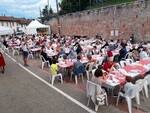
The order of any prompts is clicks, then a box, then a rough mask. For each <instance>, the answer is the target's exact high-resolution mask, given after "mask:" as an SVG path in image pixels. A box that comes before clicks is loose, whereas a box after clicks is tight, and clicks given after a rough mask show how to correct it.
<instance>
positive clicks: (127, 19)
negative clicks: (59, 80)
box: [48, 0, 150, 40]
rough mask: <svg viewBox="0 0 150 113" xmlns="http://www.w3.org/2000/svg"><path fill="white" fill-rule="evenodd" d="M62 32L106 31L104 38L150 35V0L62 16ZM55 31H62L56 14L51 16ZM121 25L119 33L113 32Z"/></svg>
mask: <svg viewBox="0 0 150 113" xmlns="http://www.w3.org/2000/svg"><path fill="white" fill-rule="evenodd" d="M60 23H61V34H62V35H82V36H83V35H84V36H85V35H87V36H95V35H96V34H100V35H102V37H104V38H129V36H130V35H131V34H132V33H133V34H135V36H136V38H137V39H141V40H142V39H147V38H148V37H149V39H150V0H147V2H145V1H144V2H139V1H136V2H134V3H130V4H122V5H117V6H111V7H106V8H101V9H95V10H90V11H83V12H77V13H72V14H68V15H64V16H61V17H60ZM48 24H50V25H51V28H52V32H54V33H57V32H58V27H57V26H58V25H57V20H56V18H53V19H51V20H50V21H49V22H48ZM113 29H117V30H118V31H119V36H117V37H113V36H111V35H110V34H111V31H112V30H113Z"/></svg>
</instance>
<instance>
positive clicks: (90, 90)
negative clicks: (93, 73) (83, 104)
mask: <svg viewBox="0 0 150 113" xmlns="http://www.w3.org/2000/svg"><path fill="white" fill-rule="evenodd" d="M86 92H87V97H88V103H87V106H89V103H90V101H92V102H93V103H94V105H95V111H97V110H98V107H99V106H100V105H104V104H106V105H108V99H107V93H106V92H105V90H104V89H102V88H101V86H100V85H99V84H95V83H94V82H91V81H88V80H87V84H86Z"/></svg>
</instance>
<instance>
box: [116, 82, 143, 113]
mask: <svg viewBox="0 0 150 113" xmlns="http://www.w3.org/2000/svg"><path fill="white" fill-rule="evenodd" d="M138 89H139V85H138V84H136V85H133V86H132V87H129V88H128V89H127V90H126V91H125V93H123V92H119V94H118V98H117V103H116V105H117V106H118V102H119V99H120V96H121V97H124V98H125V99H126V101H127V104H128V111H129V113H132V99H133V98H136V102H137V104H138V105H140V98H139V90H138Z"/></svg>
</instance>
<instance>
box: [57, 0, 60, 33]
mask: <svg viewBox="0 0 150 113" xmlns="http://www.w3.org/2000/svg"><path fill="white" fill-rule="evenodd" d="M56 8H57V24H58V33H59V35H60V34H61V31H60V27H61V26H60V19H59V14H58V13H59V7H58V0H56Z"/></svg>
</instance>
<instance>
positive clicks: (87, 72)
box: [86, 70, 90, 80]
mask: <svg viewBox="0 0 150 113" xmlns="http://www.w3.org/2000/svg"><path fill="white" fill-rule="evenodd" d="M86 76H87V80H90V72H89V71H88V70H86Z"/></svg>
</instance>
